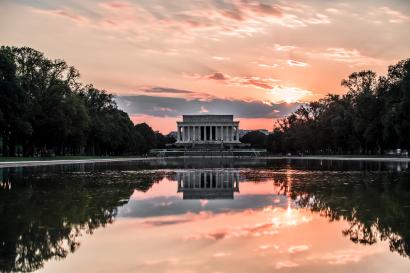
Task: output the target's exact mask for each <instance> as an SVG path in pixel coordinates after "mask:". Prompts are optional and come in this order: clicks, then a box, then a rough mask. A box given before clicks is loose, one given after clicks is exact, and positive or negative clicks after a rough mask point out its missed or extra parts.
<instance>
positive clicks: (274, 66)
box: [258, 63, 279, 68]
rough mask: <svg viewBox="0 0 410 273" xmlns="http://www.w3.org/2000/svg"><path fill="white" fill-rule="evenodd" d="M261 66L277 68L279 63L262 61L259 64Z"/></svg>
mask: <svg viewBox="0 0 410 273" xmlns="http://www.w3.org/2000/svg"><path fill="white" fill-rule="evenodd" d="M258 66H259V67H263V68H276V67H278V66H279V65H278V64H264V63H260V64H258Z"/></svg>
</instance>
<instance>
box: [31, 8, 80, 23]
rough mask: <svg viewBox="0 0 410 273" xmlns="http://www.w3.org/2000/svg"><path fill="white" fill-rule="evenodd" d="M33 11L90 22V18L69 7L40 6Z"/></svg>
mask: <svg viewBox="0 0 410 273" xmlns="http://www.w3.org/2000/svg"><path fill="white" fill-rule="evenodd" d="M32 11H33V12H35V13H40V14H43V15H51V16H55V17H63V18H65V19H69V20H72V21H74V22H76V23H86V22H88V18H86V17H85V16H82V15H79V14H77V13H76V12H75V11H72V10H69V9H55V10H52V9H38V8H33V9H32Z"/></svg>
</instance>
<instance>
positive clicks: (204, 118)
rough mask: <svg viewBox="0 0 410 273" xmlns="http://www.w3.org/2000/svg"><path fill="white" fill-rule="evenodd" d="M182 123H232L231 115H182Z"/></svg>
mask: <svg viewBox="0 0 410 273" xmlns="http://www.w3.org/2000/svg"><path fill="white" fill-rule="evenodd" d="M182 121H183V122H209V121H214V122H233V115H183V116H182Z"/></svg>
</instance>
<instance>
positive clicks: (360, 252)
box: [307, 248, 383, 265]
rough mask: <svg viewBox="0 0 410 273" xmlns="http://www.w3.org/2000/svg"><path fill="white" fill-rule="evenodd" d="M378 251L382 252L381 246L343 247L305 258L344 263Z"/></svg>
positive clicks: (330, 262)
mask: <svg viewBox="0 0 410 273" xmlns="http://www.w3.org/2000/svg"><path fill="white" fill-rule="evenodd" d="M380 252H383V249H382V248H366V249H343V250H336V251H333V252H329V253H324V254H321V255H320V256H316V255H314V256H310V257H308V258H307V259H308V260H313V261H320V262H327V263H328V264H331V265H344V264H349V263H357V262H360V261H361V260H362V259H363V258H365V257H367V256H371V255H374V254H377V253H380Z"/></svg>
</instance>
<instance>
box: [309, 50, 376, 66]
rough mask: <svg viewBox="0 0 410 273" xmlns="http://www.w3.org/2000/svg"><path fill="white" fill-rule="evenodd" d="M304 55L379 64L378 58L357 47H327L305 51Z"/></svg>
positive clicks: (363, 63)
mask: <svg viewBox="0 0 410 273" xmlns="http://www.w3.org/2000/svg"><path fill="white" fill-rule="evenodd" d="M306 55H308V56H311V57H317V58H322V59H327V60H331V61H335V62H343V63H348V64H352V65H369V64H379V63H380V62H381V61H380V60H379V59H376V58H373V57H369V56H365V55H363V54H362V53H361V52H360V51H359V50H357V49H354V48H353V49H348V48H333V47H332V48H327V49H326V50H325V51H324V52H307V53H306Z"/></svg>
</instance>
